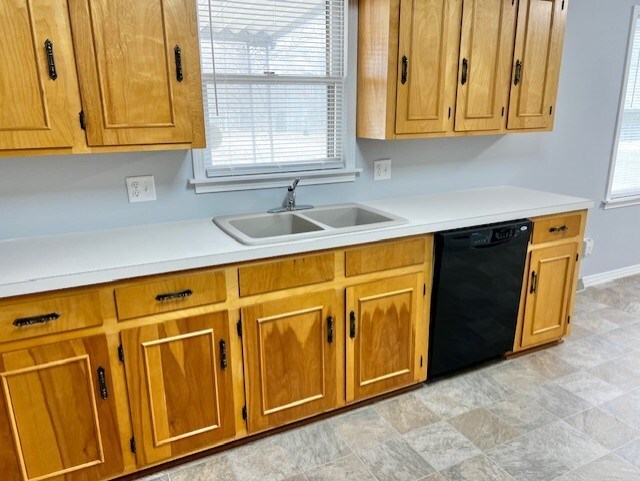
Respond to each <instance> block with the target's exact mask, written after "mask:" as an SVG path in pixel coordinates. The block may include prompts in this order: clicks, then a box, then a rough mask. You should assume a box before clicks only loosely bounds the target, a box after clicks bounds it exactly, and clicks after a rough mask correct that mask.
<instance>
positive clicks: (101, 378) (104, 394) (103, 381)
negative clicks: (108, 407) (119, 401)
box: [98, 366, 109, 401]
mask: <svg viewBox="0 0 640 481" xmlns="http://www.w3.org/2000/svg"><path fill="white" fill-rule="evenodd" d="M98 386H99V387H100V397H101V398H102V399H103V400H105V401H106V400H107V399H109V391H108V390H107V376H106V374H105V371H104V368H103V367H102V366H101V367H99V368H98Z"/></svg>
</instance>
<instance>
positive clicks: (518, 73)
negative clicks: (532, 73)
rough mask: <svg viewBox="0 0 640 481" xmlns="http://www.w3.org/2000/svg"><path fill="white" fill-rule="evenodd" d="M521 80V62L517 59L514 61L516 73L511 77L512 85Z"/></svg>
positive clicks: (517, 83)
mask: <svg viewBox="0 0 640 481" xmlns="http://www.w3.org/2000/svg"><path fill="white" fill-rule="evenodd" d="M521 81H522V62H521V61H520V60H518V61H517V62H516V74H515V76H514V79H513V85H519V84H520V82H521Z"/></svg>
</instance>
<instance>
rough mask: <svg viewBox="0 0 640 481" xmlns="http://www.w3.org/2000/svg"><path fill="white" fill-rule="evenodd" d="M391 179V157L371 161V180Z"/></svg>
mask: <svg viewBox="0 0 640 481" xmlns="http://www.w3.org/2000/svg"><path fill="white" fill-rule="evenodd" d="M389 179H391V159H380V160H375V161H374V162H373V180H389Z"/></svg>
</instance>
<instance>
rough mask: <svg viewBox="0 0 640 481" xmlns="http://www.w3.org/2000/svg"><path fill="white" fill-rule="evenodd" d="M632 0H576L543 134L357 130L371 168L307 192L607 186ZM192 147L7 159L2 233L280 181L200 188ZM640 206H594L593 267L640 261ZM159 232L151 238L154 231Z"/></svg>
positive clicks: (97, 225)
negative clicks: (389, 138) (377, 163)
mask: <svg viewBox="0 0 640 481" xmlns="http://www.w3.org/2000/svg"><path fill="white" fill-rule="evenodd" d="M635 3H637V1H632V0H607V1H604V0H570V2H569V17H568V25H567V35H566V42H565V50H564V62H563V68H562V74H561V81H560V94H559V99H558V104H557V115H556V128H555V130H554V132H553V133H546V134H513V135H506V136H489V137H476V138H457V139H433V140H410V141H407V140H404V141H393V142H383V141H371V140H359V141H358V143H357V146H358V153H357V155H358V158H357V164H358V165H359V166H360V167H362V168H363V169H364V172H363V175H362V176H361V177H360V178H359V179H358V180H357V181H356V182H355V183H351V184H335V185H328V186H308V187H304V186H303V187H301V188H300V190H299V194H298V195H299V199H300V201H301V202H304V203H315V204H322V203H330V202H339V201H346V200H363V199H375V198H383V197H392V196H404V195H411V194H419V193H427V192H439V191H445V190H452V189H463V188H471V187H479V186H491V185H501V184H508V185H516V186H523V187H531V188H537V189H543V190H549V191H554V192H559V193H564V194H571V195H577V196H582V197H588V198H590V199H593V200H594V201H596V203H597V204H598V205H599V203H600V202H601V201H602V199H603V197H604V191H605V184H606V180H607V172H608V165H609V158H610V152H611V144H612V141H613V134H614V129H615V121H616V115H617V106H618V100H619V94H620V89H621V84H622V74H623V68H624V56H625V51H626V42H627V36H628V30H629V22H630V15H631V8H632V6H633V5H634V4H635ZM383 157H392V158H393V179H392V180H391V181H388V182H376V183H374V182H373V181H372V172H371V169H372V161H373V160H375V159H378V158H383ZM143 174H153V175H155V178H156V188H157V193H158V201H157V202H152V203H147V204H129V203H128V202H127V196H126V191H125V186H124V178H125V177H126V176H129V175H143ZM191 176H192V167H191V160H190V155H189V154H188V153H186V152H162V153H144V154H118V155H107V154H105V155H86V156H57V157H56V156H51V157H22V158H7V159H0V239H2V238H11V237H23V236H34V235H42V234H56V233H64V232H69V231H75V230H92V229H102V228H110V227H116V226H128V225H135V224H138V223H151V222H163V221H170V220H178V219H189V218H198V217H212V216H214V215H218V214H225V213H233V212H241V211H247V212H248V211H256V210H257V211H260V210H264V209H265V207H267V206H275V205H278V204H279V203H280V202H281V200H282V197H283V195H284V191H283V190H282V189H272V190H262V191H246V192H234V193H227V194H201V195H196V194H194V192H193V191H192V190H191V189H190V188H189V187H188V185H187V179H188V178H190V177H191ZM639 220H640V206H638V207H627V208H622V209H616V210H608V211H603V210H602V209H601V208H599V207H597V208H596V209H594V210H593V212H592V214H591V216H590V219H589V225H588V229H587V231H588V235H589V236H590V237H594V238H595V240H596V249H595V254H594V256H593V257H592V258H590V259H588V260H586V261H585V263H584V265H583V274H585V275H591V274H596V273H600V272H604V271H608V270H612V269H616V268H621V267H626V266H629V265H634V264H640V245H639V241H640V222H639ZM150 241H153V240H150Z"/></svg>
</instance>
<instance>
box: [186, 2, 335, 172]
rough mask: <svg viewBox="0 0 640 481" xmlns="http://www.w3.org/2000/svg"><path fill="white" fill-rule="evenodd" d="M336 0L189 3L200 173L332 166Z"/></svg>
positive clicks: (333, 155)
mask: <svg viewBox="0 0 640 481" xmlns="http://www.w3.org/2000/svg"><path fill="white" fill-rule="evenodd" d="M344 12H345V6H344V0H257V1H256V0H253V1H248V0H231V1H222V0H198V20H199V28H200V47H201V57H202V74H203V92H204V98H205V100H204V102H205V127H206V133H207V149H206V151H205V159H206V162H207V175H208V176H228V175H242V174H257V173H269V172H288V171H299V170H318V169H330V168H341V167H343V166H344V161H343V156H342V153H343V138H344V135H343V127H344V121H343V116H344V50H345V45H344V43H345V42H344V37H345V31H344V30H345V28H344V26H345V21H344V20H345V19H344Z"/></svg>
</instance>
